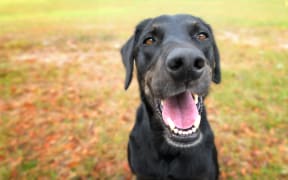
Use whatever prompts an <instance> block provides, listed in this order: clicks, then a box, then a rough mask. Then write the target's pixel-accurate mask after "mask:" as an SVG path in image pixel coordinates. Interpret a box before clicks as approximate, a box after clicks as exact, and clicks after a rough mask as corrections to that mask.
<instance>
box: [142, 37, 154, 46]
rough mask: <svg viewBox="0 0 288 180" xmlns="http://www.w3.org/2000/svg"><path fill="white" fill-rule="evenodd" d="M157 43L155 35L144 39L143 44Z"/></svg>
mask: <svg viewBox="0 0 288 180" xmlns="http://www.w3.org/2000/svg"><path fill="white" fill-rule="evenodd" d="M154 43H155V39H154V38H153V37H148V38H146V39H145V40H144V41H143V44H145V45H147V46H150V45H152V44H154Z"/></svg>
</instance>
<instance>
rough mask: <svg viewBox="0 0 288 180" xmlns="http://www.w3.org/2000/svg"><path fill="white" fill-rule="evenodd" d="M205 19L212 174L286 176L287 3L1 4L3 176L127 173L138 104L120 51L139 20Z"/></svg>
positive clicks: (73, 0)
mask: <svg viewBox="0 0 288 180" xmlns="http://www.w3.org/2000/svg"><path fill="white" fill-rule="evenodd" d="M164 13H169V14H174V13H189V14H194V15H198V16H201V17H203V19H205V20H206V21H208V22H209V23H210V24H211V25H212V27H214V32H215V36H216V40H217V42H218V46H219V50H220V54H221V61H222V73H223V82H222V83H221V84H220V85H213V86H212V88H211V93H210V95H209V97H208V99H207V100H206V106H207V110H208V115H209V116H208V117H209V120H210V122H211V125H212V127H213V129H214V132H215V137H216V144H217V148H218V151H219V161H220V166H221V179H287V178H288V165H287V164H288V145H287V144H288V140H287V136H288V131H287V129H288V120H287V116H288V111H287V107H288V91H287V89H288V76H287V72H288V69H287V67H288V61H287V59H288V40H287V39H288V30H287V29H288V5H287V2H286V1H281V0H274V1H272V0H271V1H261V2H260V1H258V0H253V1H250V0H249V1H248V0H240V1H237V2H232V1H228V0H223V1H220V0H218V1H213V0H208V1H205V2H202V1H181V2H180V1H177V2H176V1H171V2H170V1H169V3H168V2H166V1H164V0H159V1H157V3H156V4H155V1H152V0H148V1H129V0H124V1H115V0H109V1H104V0H97V1H92V0H82V1H79V0H69V1H68V0H61V1H49V0H30V1H24V0H15V1H13V2H11V1H9V0H2V1H1V2H0V27H1V28H0V113H1V116H0V179H73V178H74V179H131V178H132V177H133V176H132V174H131V173H130V170H129V167H128V164H127V157H126V146H127V141H128V135H129V131H130V130H131V127H132V125H133V122H134V114H135V110H136V106H137V105H138V103H139V95H138V89H137V83H136V81H135V79H134V80H133V82H132V86H131V87H130V88H129V90H128V91H126V92H125V91H124V68H123V65H122V62H121V59H120V54H119V49H120V47H121V45H122V44H124V42H125V41H126V40H127V39H128V37H129V36H130V35H131V34H132V33H133V30H134V29H133V28H134V26H135V24H137V23H138V22H139V21H140V20H142V19H143V18H147V17H152V16H155V15H159V14H164Z"/></svg>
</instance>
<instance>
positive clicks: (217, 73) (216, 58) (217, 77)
mask: <svg viewBox="0 0 288 180" xmlns="http://www.w3.org/2000/svg"><path fill="white" fill-rule="evenodd" d="M213 41H214V42H213V51H214V62H215V63H214V71H213V76H212V80H213V82H215V83H216V84H219V83H220V82H221V69H220V55H219V51H218V47H217V45H216V43H215V40H213Z"/></svg>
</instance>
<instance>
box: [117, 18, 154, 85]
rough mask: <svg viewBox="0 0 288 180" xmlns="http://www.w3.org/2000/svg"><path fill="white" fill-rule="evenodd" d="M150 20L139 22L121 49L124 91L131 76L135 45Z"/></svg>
mask: <svg viewBox="0 0 288 180" xmlns="http://www.w3.org/2000/svg"><path fill="white" fill-rule="evenodd" d="M150 20H151V19H145V20H143V21H142V22H140V23H139V24H138V25H137V27H136V29H135V32H134V35H133V36H131V37H130V38H129V40H128V41H127V42H126V43H125V44H124V45H123V46H122V48H121V56H122V62H123V64H124V67H125V70H126V78H125V86H124V88H125V90H127V89H128V87H129V85H130V83H131V80H132V76H133V67H134V59H135V55H136V44H137V42H138V39H139V36H140V34H141V32H142V30H143V29H144V27H145V26H146V25H147V24H148V22H149V21H150Z"/></svg>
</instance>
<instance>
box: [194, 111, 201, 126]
mask: <svg viewBox="0 0 288 180" xmlns="http://www.w3.org/2000/svg"><path fill="white" fill-rule="evenodd" d="M200 121H201V116H200V115H199V114H198V116H197V118H196V121H195V122H194V126H195V129H198V128H199V125H200Z"/></svg>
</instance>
